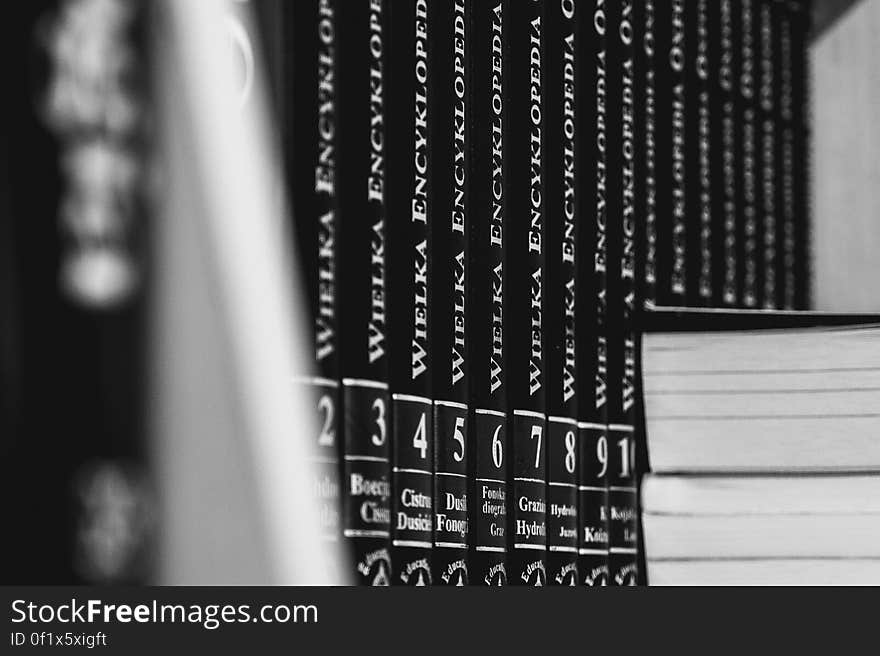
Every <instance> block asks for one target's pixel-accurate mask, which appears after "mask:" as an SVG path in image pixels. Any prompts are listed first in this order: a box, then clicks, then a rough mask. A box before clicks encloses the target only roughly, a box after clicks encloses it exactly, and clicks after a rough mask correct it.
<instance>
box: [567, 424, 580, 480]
mask: <svg viewBox="0 0 880 656" xmlns="http://www.w3.org/2000/svg"><path fill="white" fill-rule="evenodd" d="M574 447H575V438H574V431H568V432H567V433H566V434H565V469H566V471H567V472H568V473H569V474H574V468H575V466H576V465H577V460H576V458H575V454H574Z"/></svg>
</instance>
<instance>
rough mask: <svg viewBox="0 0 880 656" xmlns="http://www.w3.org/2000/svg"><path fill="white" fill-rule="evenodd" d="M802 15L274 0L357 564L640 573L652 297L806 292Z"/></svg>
mask: <svg viewBox="0 0 880 656" xmlns="http://www.w3.org/2000/svg"><path fill="white" fill-rule="evenodd" d="M808 10H809V7H808V6H807V4H806V3H800V2H783V1H779V0H720V1H718V2H713V1H709V0H670V1H666V2H661V1H656V2H655V1H653V0H644V1H629V0H622V1H621V2H605V1H604V0H589V1H587V0H528V1H526V0H522V1H516V2H512V1H510V0H497V1H492V0H487V1H485V2H476V1H474V0H451V1H449V2H438V1H436V0H405V1H397V2H394V3H391V2H389V1H387V0H360V1H359V2H341V1H337V0H320V2H313V3H311V4H304V3H296V4H294V3H276V4H274V5H273V7H272V9H270V10H268V14H269V15H274V16H275V19H272V20H269V21H267V23H268V24H270V25H272V26H273V28H274V29H273V30H272V35H273V38H274V39H275V41H274V45H272V47H270V50H271V51H272V52H275V53H276V55H277V57H276V58H275V59H274V60H273V59H272V58H271V57H270V58H269V66H270V69H271V70H272V71H273V79H274V80H275V81H276V84H275V88H276V92H277V93H276V95H277V101H278V103H277V106H278V107H279V120H280V125H281V126H282V128H281V129H282V133H283V143H284V152H285V163H286V168H287V182H288V187H289V191H290V193H291V196H292V198H293V216H294V225H295V227H296V234H297V245H298V246H297V247H298V252H299V256H300V261H301V262H302V265H303V270H304V272H305V275H304V278H305V280H306V287H307V296H308V298H309V311H310V313H311V317H312V319H313V326H314V331H313V338H314V340H313V347H314V361H313V365H314V366H313V367H312V368H311V369H310V370H308V371H303V372H299V374H298V376H297V378H296V380H297V383H298V384H299V385H300V386H301V387H300V388H299V389H300V390H301V391H302V392H303V393H308V394H314V397H315V408H316V411H317V413H318V415H319V421H320V425H321V426H322V428H321V430H320V434H319V435H318V436H316V439H317V442H318V444H319V445H320V446H321V447H322V448H323V455H322V457H321V460H320V463H316V467H315V472H316V476H317V478H316V481H315V489H316V490H317V491H318V494H319V497H320V499H319V502H320V503H321V504H322V516H323V517H324V518H325V526H324V528H325V530H326V533H327V537H328V539H336V538H337V537H338V536H344V537H345V538H346V539H347V541H348V543H349V545H350V547H351V553H352V562H353V565H352V569H353V571H354V572H356V575H357V577H358V578H359V580H360V582H362V583H365V584H373V585H380V584H410V585H425V584H441V585H442V584H449V585H463V584H488V585H501V584H521V585H545V584H561V585H579V584H587V585H596V584H606V583H611V584H635V583H638V582H641V581H644V577H643V576H642V575H641V574H640V570H641V568H640V566H639V560H640V557H639V542H640V540H639V530H638V526H639V524H638V518H639V513H638V492H637V490H638V483H639V479H640V471H643V470H644V467H645V463H646V455H645V453H644V448H643V446H642V445H641V440H639V439H638V436H639V435H640V412H641V410H640V408H641V394H640V390H639V373H638V369H639V367H638V362H639V325H640V319H641V314H642V311H643V308H651V307H655V306H693V307H701V306H703V307H706V306H717V307H729V308H789V309H794V308H801V307H803V306H804V305H805V304H806V302H807V293H808V284H807V279H808V270H807V264H806V262H807V250H808V233H807V228H806V225H807V222H806V216H807V212H808V207H807V202H806V198H807V196H808V189H807V186H806V177H807V175H806V171H807V168H806V167H807V164H806V162H807V155H808V153H807V140H808V130H807V127H806V121H807V118H808V116H807V113H806V102H805V98H806V94H807V89H806V84H805V79H806V73H805V66H806V58H805V48H806V38H807V31H808V29H809V19H808ZM273 11H274V12H275V13H274V14H272V12H273ZM338 481H341V484H339V483H338Z"/></svg>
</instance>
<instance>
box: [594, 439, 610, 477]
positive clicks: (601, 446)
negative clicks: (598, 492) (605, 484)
mask: <svg viewBox="0 0 880 656" xmlns="http://www.w3.org/2000/svg"><path fill="white" fill-rule="evenodd" d="M596 459H597V460H598V461H599V464H600V465H602V471H600V472H599V473H598V474H596V478H602V477H603V476H604V475H605V474H607V473H608V439H607V438H606V437H605V436H604V435H603V436H602V437H600V438H599V441H598V442H596Z"/></svg>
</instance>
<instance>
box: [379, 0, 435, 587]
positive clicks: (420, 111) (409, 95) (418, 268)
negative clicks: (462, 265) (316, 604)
mask: <svg viewBox="0 0 880 656" xmlns="http://www.w3.org/2000/svg"><path fill="white" fill-rule="evenodd" d="M431 7H432V6H431V5H429V4H428V2H427V0H407V1H405V2H396V3H395V4H394V7H393V10H392V14H391V16H392V18H391V22H392V39H393V54H392V57H391V83H392V85H393V96H392V105H393V106H392V108H391V125H394V126H396V129H395V130H393V131H392V132H391V138H390V139H389V142H390V143H391V144H392V146H391V151H390V153H389V157H390V164H389V166H390V175H391V182H390V184H389V187H390V188H391V189H394V190H395V191H394V193H393V197H392V198H391V199H390V202H391V207H390V214H389V216H390V217H391V221H392V224H391V228H392V229H391V230H390V231H389V234H388V237H389V243H390V244H392V247H391V258H392V261H391V275H390V276H389V288H390V290H391V299H390V300H391V312H392V322H391V339H390V342H391V344H393V348H392V351H391V389H392V400H393V408H392V413H391V415H392V418H393V429H392V443H393V447H392V451H393V475H392V487H393V498H392V522H391V524H392V535H391V538H392V563H393V583H394V584H395V585H400V584H402V585H428V584H430V583H431V553H432V548H433V543H434V531H433V522H434V496H433V495H434V472H433V469H434V402H433V398H432V375H433V362H432V355H433V354H432V352H431V342H430V340H431V332H432V331H433V330H434V314H433V309H432V305H431V295H432V290H433V276H434V269H433V266H432V232H433V222H434V197H433V189H434V184H433V171H434V162H433V159H434V155H433V153H434V134H435V133H434V130H433V122H434V113H433V109H434V104H433V102H432V95H433V93H434V80H433V75H434V71H433V69H432V67H431V65H430V63H429V61H430V54H429V43H431V44H432V47H433V41H432V39H431V36H430V34H431V31H432V30H433V28H434V24H435V19H434V15H433V13H432V9H431Z"/></svg>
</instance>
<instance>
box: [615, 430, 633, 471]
mask: <svg viewBox="0 0 880 656" xmlns="http://www.w3.org/2000/svg"><path fill="white" fill-rule="evenodd" d="M617 446H619V447H620V476H621V477H622V478H628V477H629V471H630V461H629V457H630V449H629V438H628V437H624V438H623V439H622V440H619V441H618V442H617Z"/></svg>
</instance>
